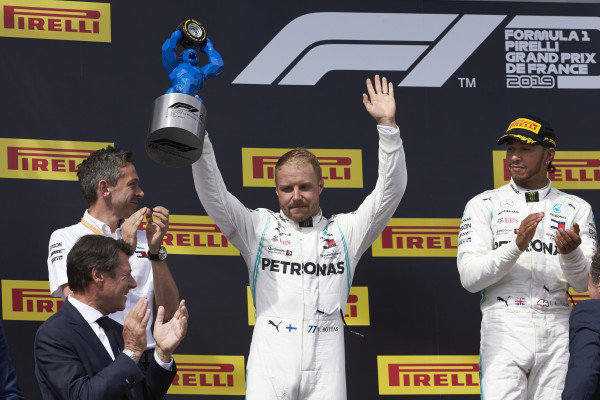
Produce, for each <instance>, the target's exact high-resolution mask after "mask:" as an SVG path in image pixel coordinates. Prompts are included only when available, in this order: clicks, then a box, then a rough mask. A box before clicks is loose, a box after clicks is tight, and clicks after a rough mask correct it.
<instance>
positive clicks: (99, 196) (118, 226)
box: [48, 146, 179, 363]
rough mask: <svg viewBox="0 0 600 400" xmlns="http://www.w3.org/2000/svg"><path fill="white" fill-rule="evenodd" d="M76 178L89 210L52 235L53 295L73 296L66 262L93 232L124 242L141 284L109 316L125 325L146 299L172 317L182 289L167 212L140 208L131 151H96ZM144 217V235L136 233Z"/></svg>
mask: <svg viewBox="0 0 600 400" xmlns="http://www.w3.org/2000/svg"><path fill="white" fill-rule="evenodd" d="M77 177H78V179H79V188H80V189H81V192H82V194H83V196H84V197H85V199H86V201H87V203H88V205H89V209H88V210H86V211H85V213H84V215H83V218H81V221H80V222H79V223H77V224H75V225H72V226H68V227H66V228H62V229H58V230H56V231H54V232H53V233H52V236H50V244H49V248H48V275H49V281H50V292H51V293H52V296H54V297H62V298H63V299H65V298H67V296H69V294H71V289H70V288H69V284H68V278H67V266H66V261H67V255H68V254H69V251H70V250H71V248H72V247H73V245H74V244H75V242H76V241H77V240H78V239H79V238H80V237H82V236H84V235H89V234H96V235H102V236H108V237H111V238H113V239H123V240H124V241H125V242H126V243H127V244H129V245H130V246H131V247H132V249H135V252H134V254H133V255H132V256H131V257H130V258H129V262H130V264H131V269H132V272H131V274H132V276H133V278H134V279H135V280H136V282H137V287H136V288H134V289H132V290H131V291H130V292H129V294H128V295H127V303H126V305H125V310H124V311H117V312H115V313H113V314H111V315H110V318H112V319H113V320H115V321H116V322H118V323H120V324H123V323H124V321H125V313H126V312H127V311H129V310H131V309H132V308H133V307H134V306H135V305H136V304H137V303H138V301H139V300H140V299H141V298H142V297H144V296H145V297H146V298H147V299H148V306H149V308H150V310H151V312H152V311H153V310H154V307H155V306H156V307H158V306H161V305H162V306H163V307H164V308H165V316H166V318H167V319H168V318H171V317H172V316H173V315H174V313H175V311H177V307H178V304H179V291H178V289H177V285H176V284H175V281H174V280H173V277H172V275H171V271H170V270H169V266H168V265H167V261H166V250H165V248H164V247H162V239H163V237H164V235H165V233H166V232H167V230H168V228H169V211H168V210H167V209H166V208H164V207H161V206H157V207H154V208H152V209H150V208H148V207H141V208H140V209H139V210H138V209H137V208H138V202H139V201H140V200H141V199H142V198H143V197H144V192H143V191H142V189H141V188H140V186H139V181H140V180H139V177H138V175H137V172H136V170H135V167H134V165H133V153H132V152H130V151H122V150H119V149H117V148H115V147H112V146H108V147H106V148H104V149H100V150H98V151H95V152H94V153H92V154H91V155H90V156H89V157H88V158H87V159H86V160H84V161H83V162H82V163H81V164H80V165H79V167H78V168H77ZM136 210H137V211H136ZM144 217H145V218H146V231H145V232H143V231H138V226H139V225H140V223H141V222H142V221H143V220H144ZM125 219H127V221H125ZM146 334H147V345H148V349H153V348H154V346H155V341H154V338H153V337H152V331H151V327H150V325H148V327H147V329H146ZM148 354H149V352H146V353H144V356H143V357H142V362H144V363H146V362H147V361H148Z"/></svg>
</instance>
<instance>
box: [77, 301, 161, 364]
mask: <svg viewBox="0 0 600 400" xmlns="http://www.w3.org/2000/svg"><path fill="white" fill-rule="evenodd" d="M67 301H68V302H69V303H71V305H72V306H73V307H75V308H76V309H77V311H79V313H80V314H81V316H82V317H83V319H85V321H86V322H87V323H88V324H90V326H91V327H92V330H93V331H94V333H95V334H96V336H98V339H100V342H102V345H103V346H104V348H106V351H107V352H108V355H109V356H110V358H112V359H113V360H114V359H115V354H113V351H112V348H111V347H110V342H109V341H108V336H106V332H104V329H102V327H101V326H100V325H99V324H98V322H96V321H98V318H102V317H103V316H104V315H103V314H102V313H101V312H100V311H98V310H96V309H95V308H94V307H90V306H88V305H87V304H85V303H82V302H81V301H79V300H77V299H76V298H74V297H73V296H69V297H68V298H67ZM154 360H156V363H157V364H158V365H160V366H161V367H163V368H164V369H166V370H167V371H170V370H171V366H172V365H173V358H171V362H169V363H165V362H163V361H162V360H161V359H160V358H158V356H157V355H156V352H154Z"/></svg>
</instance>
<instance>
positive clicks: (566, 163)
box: [493, 151, 600, 189]
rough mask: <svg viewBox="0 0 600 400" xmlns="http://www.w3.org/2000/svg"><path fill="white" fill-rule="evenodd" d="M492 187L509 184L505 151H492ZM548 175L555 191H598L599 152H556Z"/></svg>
mask: <svg viewBox="0 0 600 400" xmlns="http://www.w3.org/2000/svg"><path fill="white" fill-rule="evenodd" d="M493 163H494V187H496V188H498V187H500V186H503V185H506V184H507V183H508V182H510V171H509V170H508V164H507V163H506V152H505V151H494V153H493ZM552 165H554V166H555V167H556V171H555V172H554V173H551V174H548V178H550V180H551V181H552V186H554V187H555V188H557V189H600V151H557V152H556V155H555V157H554V161H552Z"/></svg>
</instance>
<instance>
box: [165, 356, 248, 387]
mask: <svg viewBox="0 0 600 400" xmlns="http://www.w3.org/2000/svg"><path fill="white" fill-rule="evenodd" d="M173 359H174V360H175V362H176V363H177V375H175V378H174V379H173V383H171V387H170V388H169V391H168V392H167V393H169V394H199V395H202V394H204V395H231V396H239V395H244V394H245V392H246V370H245V367H244V356H196V355H182V354H173Z"/></svg>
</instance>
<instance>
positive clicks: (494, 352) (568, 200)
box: [457, 180, 596, 400]
mask: <svg viewBox="0 0 600 400" xmlns="http://www.w3.org/2000/svg"><path fill="white" fill-rule="evenodd" d="M540 211H543V212H544V213H545V214H544V219H542V221H541V222H540V223H539V224H538V226H537V229H536V232H535V236H534V237H533V240H532V241H531V242H530V243H529V247H528V248H527V250H526V251H524V252H522V251H520V250H519V248H518V247H517V245H516V243H515V238H516V236H517V232H518V229H519V225H520V224H521V221H522V220H523V219H524V218H525V217H527V216H528V215H529V214H531V213H536V212H540ZM574 222H577V223H578V224H579V228H580V230H581V231H580V236H581V239H582V243H581V245H580V246H579V247H577V248H576V249H575V250H573V251H572V252H571V253H569V254H559V253H558V249H557V247H556V244H555V243H554V235H555V233H556V230H557V229H558V228H562V229H565V230H566V229H571V228H572V226H573V223H574ZM595 249H596V227H595V225H594V217H593V214H592V209H591V207H590V205H589V204H588V203H586V202H585V201H584V200H582V199H580V198H579V197H576V196H572V195H569V194H566V193H563V192H561V191H560V190H557V189H555V188H553V187H552V186H551V185H550V183H548V185H547V186H546V187H545V188H543V189H540V190H535V191H528V190H525V189H522V188H519V187H518V186H517V185H516V184H515V183H514V182H513V181H512V180H511V182H510V183H509V184H508V185H505V186H502V187H500V188H498V189H496V190H489V191H487V192H484V193H482V194H480V195H478V196H475V197H474V198H473V199H471V201H469V203H468V204H467V206H466V208H465V212H464V215H463V219H462V222H461V226H460V233H459V238H458V259H457V261H458V271H459V273H460V280H461V283H462V285H463V286H464V287H465V289H467V290H468V291H470V292H473V293H474V292H477V291H481V292H482V300H481V312H482V321H481V347H480V360H479V363H480V376H481V398H482V399H485V400H494V399H498V400H512V399H560V397H561V393H562V390H563V386H564V381H565V376H566V373H567V365H568V362H569V314H570V312H571V305H570V304H569V300H568V293H567V290H568V288H569V285H570V286H572V287H573V289H575V290H576V291H578V292H585V291H586V290H587V281H588V271H589V269H590V264H591V257H592V256H593V254H594V252H595Z"/></svg>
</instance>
